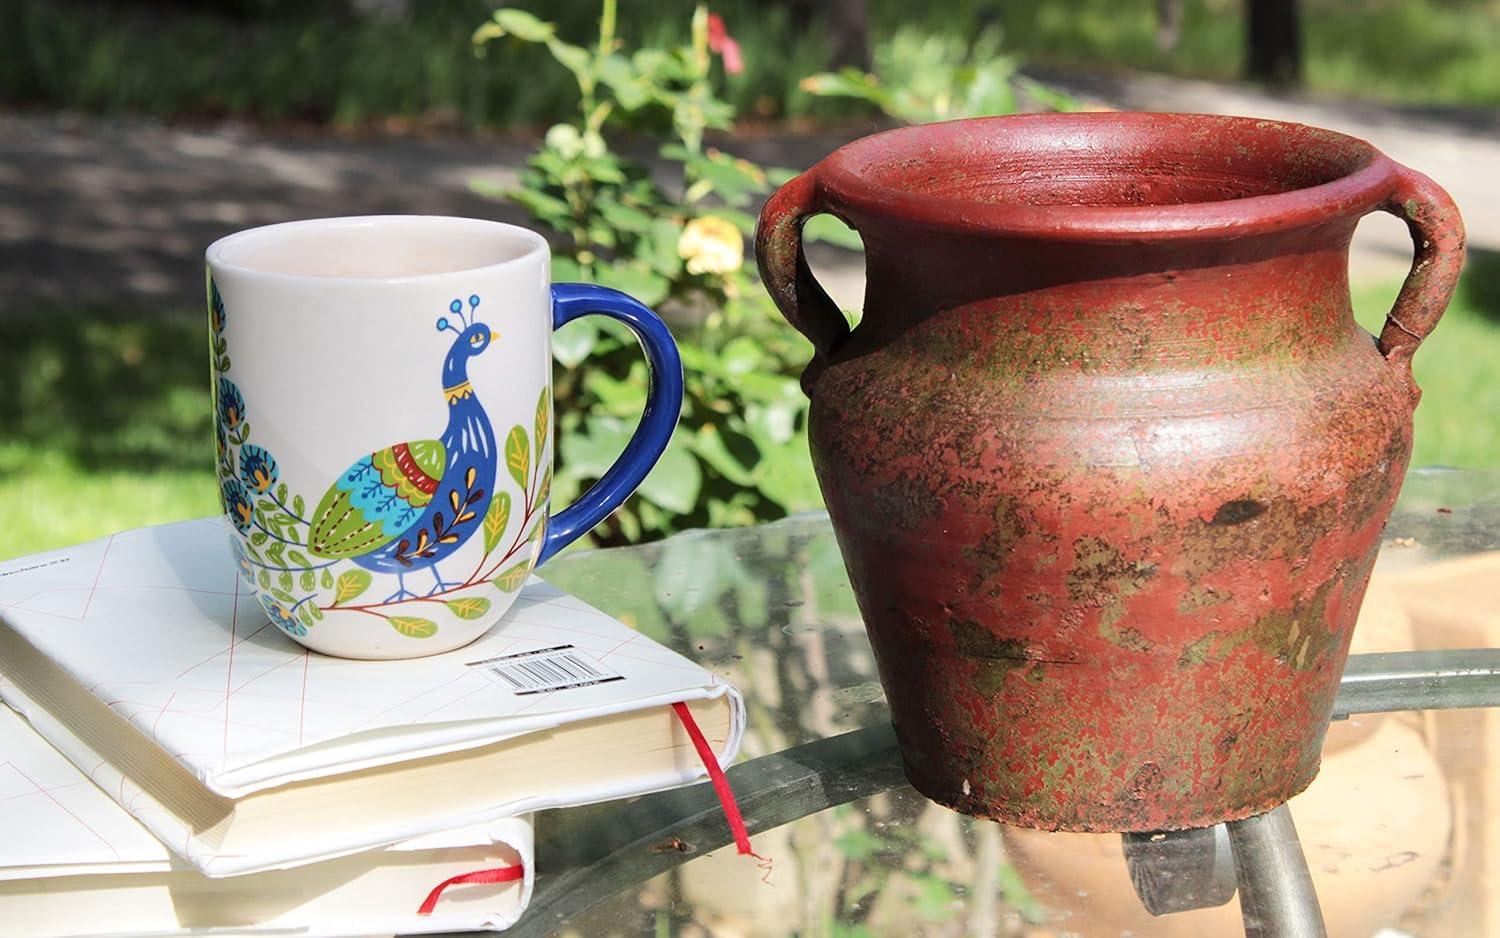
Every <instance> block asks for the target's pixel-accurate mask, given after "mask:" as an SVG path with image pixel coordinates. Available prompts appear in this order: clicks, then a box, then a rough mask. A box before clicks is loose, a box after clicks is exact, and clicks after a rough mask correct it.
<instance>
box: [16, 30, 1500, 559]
mask: <svg viewBox="0 0 1500 938" xmlns="http://www.w3.org/2000/svg"><path fill="white" fill-rule="evenodd" d="M1301 6H1302V12H1303V16H1302V23H1303V26H1304V30H1303V38H1302V41H1303V44H1304V46H1305V50H1304V51H1305V54H1304V55H1303V57H1302V60H1303V62H1304V66H1305V67H1304V68H1303V73H1304V76H1305V81H1306V84H1307V85H1308V87H1310V88H1311V89H1312V90H1314V91H1317V92H1354V91H1357V92H1359V93H1362V94H1366V95H1373V96H1376V97H1380V96H1385V97H1392V98H1399V99H1402V100H1407V101H1419V102H1424V103H1428V104H1442V105H1464V106H1493V105H1495V104H1500V45H1497V44H1496V43H1493V42H1492V41H1491V40H1492V39H1493V37H1494V36H1495V35H1497V32H1500V29H1497V27H1500V4H1497V3H1495V2H1494V0H1369V2H1356V0H1303V3H1302V5H1301ZM851 9H857V10H858V11H859V13H860V15H859V16H857V17H854V18H853V19H852V20H850V19H849V18H848V11H849V10H851ZM1241 12H1242V0H1110V2H1105V0H1015V2H1007V3H997V2H980V0H931V2H929V3H926V4H920V5H911V4H907V3H897V2H894V0H867V2H864V3H861V2H858V0H830V2H826V3H819V2H812V0H719V2H715V3H713V4H712V6H711V12H710V9H709V8H707V7H700V6H699V5H698V4H696V3H694V2H693V0H656V2H653V3H650V4H645V3H640V2H627V3H624V4H617V3H616V2H615V0H607V2H603V3H602V4H601V2H599V0H579V2H570V3H542V2H540V0H521V2H516V3H512V4H508V5H506V6H505V7H502V8H500V9H499V10H498V11H497V10H496V8H495V7H494V5H493V4H491V3H487V2H484V0H425V2H414V0H413V2H406V3H403V2H399V0H297V2H293V0H215V2H210V3H188V2H185V0H183V2H168V0H133V2H123V0H116V2H99V0H56V2H40V0H11V2H8V3H3V4H0V107H6V108H11V109H26V108H33V109H79V110H86V111H97V112H103V113H107V114H112V115H125V114H143V115H154V116H157V117H162V118H170V119H176V120H211V119H218V118H224V117H236V118H246V119H253V120H259V121H267V122H275V123H278V124H297V125H308V126H310V127H314V128H316V129H319V130H322V129H326V128H328V127H330V126H332V127H335V128H346V129H347V128H354V129H365V130H378V131H384V132H390V131H395V132H434V133H436V132H440V131H441V132H452V131H456V130H457V131H469V132H484V133H489V132H498V130H499V129H500V128H510V130H508V131H506V132H509V133H519V134H521V135H522V136H523V137H524V138H525V139H529V140H533V141H535V142H536V150H535V152H534V153H533V155H532V157H531V158H530V160H529V161H528V164H527V167H526V170H525V172H524V174H523V177H522V185H521V186H520V187H519V188H516V189H514V190H509V191H505V190H502V191H491V192H487V193H486V194H487V195H490V196H493V197H494V198H495V199H497V200H508V201H510V202H512V203H514V204H515V205H518V206H520V207H521V208H523V209H524V210H525V211H526V212H527V213H528V214H529V215H530V216H531V219H532V222H533V223H534V224H535V225H536V226H537V227H539V228H542V229H545V230H548V231H550V232H551V233H552V235H553V238H554V244H555V245H556V253H555V257H556V267H555V273H556V275H557V278H558V279H563V280H566V279H582V280H591V281H595V282H599V283H604V284H607V285H610V286H615V287H618V288H620V289H623V290H626V291H628V292H631V293H633V294H635V295H636V296H638V297H640V298H641V299H642V300H644V301H646V302H648V303H651V304H653V305H655V306H657V307H658V308H659V309H660V310H661V312H662V313H663V315H664V316H665V317H667V319H668V320H669V322H670V323H671V325H672V328H673V330H674V333H675V334H676V335H677V336H678V338H679V341H680V343H681V345H682V349H683V358H684V361H685V365H686V371H687V401H686V404H685V408H684V413H683V421H682V426H681V430H680V431H679V433H678V434H677V436H676V438H675V440H674V442H673V444H672V447H671V448H670V449H669V451H668V452H667V454H666V455H665V457H664V458H663V460H662V461H661V463H660V465H659V466H658V468H657V469H656V471H655V472H654V473H653V474H652V476H651V477H650V478H649V479H648V480H647V482H646V483H645V484H644V485H643V486H642V487H641V489H640V491H639V492H638V494H637V495H636V496H634V497H633V498H632V499H631V500H630V501H629V503H628V504H627V505H626V507H625V508H624V510H622V511H621V512H618V513H617V514H616V515H615V516H614V517H613V518H612V519H611V520H610V521H609V522H608V523H607V524H606V525H604V526H602V527H601V528H600V529H598V530H597V531H596V532H595V533H594V535H593V537H592V539H591V542H592V543H594V544H618V543H627V542H632V541H637V540H645V539H652V538H656V537H661V536H663V535H666V534H669V533H672V532H675V531H679V530H683V529H686V528H692V527H702V526H728V525H738V524H748V523H752V522H757V521H766V520H771V519H775V518H780V517H783V516H785V515H787V514H791V513H796V512H799V511H803V510H807V509H810V508H816V507H817V506H818V505H819V503H820V499H819V495H818V491H817V487H816V484H815V482H814V480H813V477H812V472H811V465H810V460H809V456H808V452H807V445H806V401H805V398H804V397H803V395H802V394H801V391H800V389H799V388H798V386H797V376H798V374H799V372H800V370H801V368H802V366H803V364H804V363H805V362H806V361H807V359H808V356H809V349H808V347H807V346H806V344H805V342H804V341H803V340H802V339H801V337H800V336H798V335H797V334H796V333H795V332H793V331H792V330H790V329H789V328H787V327H786V326H785V324H784V323H783V322H782V321H781V319H780V317H779V316H778V315H777V314H776V313H775V311H774V309H773V308H772V306H771V305H770V303H769V300H768V298H767V297H766V295H765V293H764V291H763V290H762V289H761V287H760V285H759V283H758V281H757V278H756V276H755V274H754V271H753V262H752V261H749V260H748V259H747V257H746V254H745V248H746V244H745V239H746V238H747V237H748V236H749V234H750V232H751V229H752V227H753V223H754V222H753V213H754V211H755V210H756V208H757V207H758V205H759V203H760V201H761V200H762V199H763V198H764V196H765V195H766V194H767V193H768V192H770V191H771V190H772V189H773V188H774V187H775V186H776V185H777V184H778V183H779V182H781V181H783V180H784V179H786V178H788V177H789V176H790V175H792V173H793V171H794V169H793V168H778V167H763V166H759V165H756V164H754V163H752V162H749V161H747V160H744V159H740V158H737V157H734V156H731V155H729V154H727V153H724V152H721V151H720V150H718V149H716V148H715V146H714V141H718V142H720V143H721V144H722V143H723V142H725V141H728V140H730V139H731V137H732V135H733V134H735V133H740V132H744V131H745V130H747V128H749V127H751V126H752V125H755V124H758V123H765V122H777V123H776V125H775V126H776V127H777V128H779V129H782V130H787V129H791V130H800V129H809V128H813V129H815V128H818V127H825V126H827V125H828V124H830V123H838V122H842V121H848V120H858V121H861V122H863V123H864V124H866V125H868V123H869V120H870V118H871V117H875V118H878V119H879V120H881V121H884V122H887V123H889V122H900V121H907V122H915V121H923V120H932V119H940V118H948V117H961V116H970V115H975V114H995V113H1006V112H1010V111H1014V110H1017V109H1025V110H1034V109H1046V108H1054V109H1069V108H1072V107H1075V106H1076V102H1074V101H1072V100H1071V99H1069V98H1068V97H1066V96H1065V95H1061V94H1058V93H1057V92H1055V91H1054V90H1052V89H1051V88H1049V87H1048V86H1047V85H1046V84H1043V83H1041V82H1038V81H1037V80H1036V79H1035V78H1033V77H1030V76H1029V75H1028V74H1026V73H1025V72H1024V71H1022V69H1023V67H1024V68H1026V69H1028V70H1031V71H1036V70H1035V69H1034V68H1033V66H1034V65H1035V64H1036V63H1048V62H1051V63H1054V64H1055V65H1058V66H1072V65H1086V66H1089V67H1115V66H1140V67H1148V68H1155V69H1159V70H1164V71H1172V72H1177V73H1184V74H1194V75H1203V76H1209V77H1221V78H1228V77H1233V76H1234V75H1237V74H1239V72H1240V70H1241V68H1242V62H1243V60H1244V58H1245V56H1244V54H1243V49H1242V47H1243V45H1244V43H1245V28H1244V25H1243V19H1244V17H1243V16H1242V15H1240V14H1241ZM601 13H602V14H603V15H602V17H601ZM841 16H842V17H845V19H843V20H841V19H840V17H841ZM1038 74H1045V72H1044V71H1043V72H1038ZM643 141H645V142H646V145H645V146H644V147H643ZM651 147H654V148H655V150H656V152H655V154H654V157H655V160H654V167H653V168H650V169H648V167H647V166H646V165H644V164H643V163H642V162H640V161H639V157H640V156H642V155H644V154H645V152H646V151H647V150H649V149H650V148H651ZM626 150H628V151H629V152H630V153H631V154H634V155H635V157H636V158H629V157H627V156H625V155H624V153H625V151H626ZM797 168H798V169H800V167H797ZM809 234H810V236H811V237H812V238H813V239H814V240H825V241H829V242H832V243H833V244H835V245H838V246H841V247H845V248H852V249H857V248H858V247H859V240H858V238H857V236H855V235H854V234H853V233H851V232H849V231H848V230H847V229H845V228H844V227H843V226H842V225H841V224H840V223H839V222H837V221H836V220H833V219H831V218H827V217H823V218H819V219H815V220H814V221H813V222H812V223H810V225H809ZM1468 270H1469V273H1468V274H1466V276H1465V280H1464V283H1463V285H1462V286H1461V288H1460V292H1459V296H1458V299H1457V300H1456V301H1455V303H1454V305H1453V307H1452V308H1451V309H1450V311H1449V313H1448V315H1447V319H1446V320H1445V322H1444V325H1443V328H1441V329H1439V330H1438V331H1437V333H1435V335H1434V336H1433V338H1432V339H1431V340H1429V341H1428V342H1427V343H1426V344H1425V345H1424V347H1423V349H1422V353H1421V354H1420V355H1418V356H1417V358H1416V370H1417V375H1418V378H1419V380H1420V381H1421V382H1422V383H1423V386H1424V387H1426V388H1427V389H1428V401H1429V403H1428V405H1427V406H1425V407H1423V408H1422V409H1421V410H1420V411H1419V412H1418V428H1417V443H1416V452H1415V454H1414V458H1413V463H1414V464H1415V465H1424V464H1447V465H1458V466H1465V467H1471V468H1486V467H1497V466H1500V436H1497V433H1496V431H1495V429H1494V414H1496V413H1500V385H1497V384H1496V382H1494V381H1493V380H1492V377H1491V373H1490V372H1491V368H1492V366H1491V365H1490V363H1492V362H1493V361H1495V360H1497V357H1500V298H1497V297H1500V293H1497V291H1496V290H1495V288H1494V284H1496V283H1500V264H1497V263H1496V261H1495V255H1494V254H1493V253H1487V252H1483V251H1476V252H1473V253H1472V254H1471V258H1470V262H1469V267H1468ZM1396 288H1397V284H1395V283H1389V284H1375V285H1368V286H1361V287H1360V288H1359V289H1357V290H1356V295H1355V297H1354V301H1355V308H1356V311H1357V313H1358V316H1359V319H1360V321H1361V322H1362V323H1363V324H1364V325H1365V326H1366V327H1367V328H1373V329H1378V327H1379V324H1380V322H1381V320H1382V318H1383V316H1384V312H1385V310H1386V309H1388V308H1389V305H1390V301H1391V299H1392V297H1393V296H1394V294H1395V290H1396ZM122 299H124V298H122ZM850 314H851V316H854V315H857V313H855V312H854V311H851V312H850ZM201 338H202V323H201V317H200V315H199V313H198V312H197V311H195V310H178V311H175V314H174V315H164V316H163V315H159V316H153V317H133V318H127V316H126V314H125V313H124V312H123V311H122V310H116V309H70V310H66V311H50V310H41V311H36V312H35V314H31V313H30V312H28V311H17V312H15V313H12V312H9V311H8V312H7V313H6V315H4V316H0V504H3V505H4V506H6V517H5V519H4V520H5V525H4V527H5V531H4V534H3V537H0V557H6V556H14V555H17V554H22V553H26V552H28V551H32V550H40V549H44V548H46V547H52V546H59V545H62V544H67V543H71V542H74V541H77V540H80V539H83V538H86V537H93V536H98V535H99V534H101V533H104V532H107V531H111V530H118V529H122V528H127V527H132V526H136V525H140V524H147V523H154V522H159V521H164V520H172V519H176V518H183V517H190V516H193V515H203V514H210V513H212V512H213V511H214V507H215V506H214V502H213V485H212V483H211V477H212V475H211V466H210V462H211V455H212V449H213V448H212V446H211V445H210V444H209V443H208V413H207V412H208V408H207V406H206V403H205V401H206V391H205V387H206V385H205V383H204V380H205V378H206V369H204V368H203V367H202V359H201V351H202V343H201ZM554 351H555V357H556V359H557V369H556V376H557V394H556V400H557V402H558V419H557V432H558V454H559V462H558V471H557V476H556V483H555V489H554V493H555V495H556V496H557V501H558V503H565V502H567V501H568V500H570V499H571V498H572V497H574V496H575V495H576V494H577V493H578V492H579V491H581V490H582V489H583V488H584V487H585V486H587V485H588V484H589V483H590V482H591V481H592V480H593V479H596V478H598V477H599V476H600V475H601V474H602V473H603V472H604V470H605V469H606V468H607V467H608V465H609V463H610V462H611V461H612V460H613V458H614V457H615V455H616V454H617V453H618V452H619V451H620V450H621V448H622V447H623V443H624V440H625V439H626V438H628V436H629V434H630V432H631V431H632V429H633V427H634V424H635V421H636V418H637V416H638V414H639V412H640V407H641V403H642V401H643V398H644V387H645V371H644V363H643V362H642V361H641V360H640V356H639V353H638V351H637V350H636V347H635V343H634V341H633V340H631V339H629V338H628V337H627V336H626V335H623V334H621V333H620V332H619V331H617V330H614V329H612V328H611V327H610V326H608V325H596V324H593V323H589V322H587V321H584V322H579V323H575V324H573V325H571V326H569V327H568V328H567V329H565V330H563V331H562V332H560V333H559V334H558V335H557V337H556V341H555V349H554ZM1438 402H1441V406H1435V405H1436V404H1437V403H1438ZM199 440H201V441H202V443H201V445H198V444H196V442H195V441H199Z"/></svg>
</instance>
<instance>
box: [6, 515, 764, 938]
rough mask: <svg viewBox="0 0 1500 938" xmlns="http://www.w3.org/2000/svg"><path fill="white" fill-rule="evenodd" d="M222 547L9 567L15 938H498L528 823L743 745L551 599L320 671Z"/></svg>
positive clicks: (153, 540) (154, 549)
mask: <svg viewBox="0 0 1500 938" xmlns="http://www.w3.org/2000/svg"><path fill="white" fill-rule="evenodd" d="M219 525H220V523H219V522H218V521H217V520H201V521H190V522H184V523H182V524H174V525H167V526H164V527H158V528H147V529H142V530H138V531H131V532H127V533H124V534H118V535H115V536H113V537H111V538H108V539H104V540H100V541H95V542H92V543H89V544H84V545H81V546H78V547H74V548H69V549H65V550H60V551H53V552H50V553H46V554H39V555H35V556H32V557H26V558H22V559H20V560H14V561H9V562H7V563H4V564H0V698H3V700H4V703H5V704H6V705H8V706H5V707H0V831H3V832H4V836H3V837H0V936H6V935H101V934H152V935H159V934H171V933H174V932H181V933H193V934H197V933H200V932H206V933H211V932H212V931H213V930H216V929H223V930H226V931H233V932H234V933H236V934H245V933H254V932H257V931H264V932H267V933H270V932H276V933H286V932H292V933H296V934H305V935H356V934H370V933H379V932H385V933H391V932H398V933H416V932H424V931H455V930H470V929H492V930H500V929H503V928H505V927H507V926H509V925H510V924H512V923H514V922H515V921H516V920H517V919H518V918H519V916H520V915H521V913H522V911H523V910H524V908H525V906H526V902H527V899H528V897H529V894H530V890H531V884H532V879H533V872H534V871H533V869H532V863H531V857H532V832H531V824H530V813H531V812H533V811H537V810H539V809H543V808H554V807H563V806H567V805H576V804H586V803H592V802H598V801H604V800H609V799H615V798H623V797H629V796H633V795H638V794H643V793H646V792H650V791H655V790H660V789H664V788H669V787H673V786H677V785H683V784H687V783H690V782H693V781H696V780H697V779H699V778H701V777H703V776H704V775H705V774H706V773H707V772H708V771H709V770H710V766H709V765H707V764H705V762H704V761H703V759H702V758H701V757H700V754H699V752H698V750H697V749H696V748H695V745H694V740H693V738H692V735H691V731H690V726H692V727H696V728H698V729H699V730H701V735H702V736H703V737H705V738H706V739H707V742H708V746H709V747H710V749H711V757H712V758H711V759H710V762H711V763H714V762H716V763H717V764H713V765H712V771H713V772H714V773H715V774H717V771H718V769H719V768H720V767H721V766H724V765H727V764H728V763H729V762H730V761H731V760H732V759H733V757H734V755H735V753H736V751H737V750H738V747H739V742H740V736H741V732H742V729H743V725H744V715H743V704H742V703H741V700H740V698H739V695H738V693H737V692H736V691H735V690H734V689H733V688H732V687H730V686H729V685H728V684H726V683H724V682H723V681H722V680H720V679H718V678H716V677H715V676H713V675H711V674H709V673H708V672H707V671H705V670H703V669H702V668H701V667H699V666H697V665H696V664H694V663H692V662H690V661H688V660H686V659H685V658H683V657H681V656H680V655H677V654H675V653H674V652H672V651H670V650H668V649H666V648H664V647H662V646H661V645H659V644H657V643H656V642H654V641H652V640H651V639H649V638H647V637H646V636H644V635H641V634H639V633H637V632H634V631H633V630H631V629H630V628H628V627H627V626H625V625H624V624H622V623H620V622H618V621H616V620H614V619H613V618H611V617H609V616H608V615H605V614H604V613H602V612H600V611H599V610H597V609H593V608H592V607H590V606H588V605H587V604H585V603H583V602H581V601H580V600H578V599H576V598H574V597H572V596H569V595H567V594H565V593H563V592H562V591H560V590H558V589H555V588H553V587H551V586H549V585H547V584H545V583H543V582H542V581H540V580H536V579H533V580H532V581H531V582H530V583H528V584H527V586H526V588H525V590H524V592H523V594H522V595H521V597H520V598H519V599H518V601H517V602H516V604H515V606H514V607H513V608H512V609H511V610H510V612H508V613H507V614H506V616H505V618H504V619H503V620H502V621H501V622H500V623H499V624H498V625H497V626H496V627H495V628H494V629H492V630H491V631H490V632H489V633H488V634H486V635H485V636H484V637H483V638H481V639H480V640H479V641H477V642H475V643H474V644H472V645H469V646H467V647H465V648H462V649H459V650H458V651H454V652H449V653H446V654H442V655H435V656H432V657H429V658H418V659H413V660H406V661H349V660H344V659H338V658H329V657H325V656H322V655H319V654H317V653H316V652H309V651H308V650H307V649H305V648H303V647H302V646H300V645H297V644H295V643H294V642H292V641H291V640H290V639H288V638H286V637H285V636H284V635H282V634H281V633H280V631H279V630H277V629H276V628H274V627H272V626H270V625H269V624H268V623H267V622H266V619H265V616H264V614H262V613H261V612H260V608H259V606H258V605H257V603H256V602H255V600H254V597H253V596H252V595H251V594H250V592H249V590H247V589H245V588H244V587H243V586H242V585H241V583H240V579H239V576H238V574H237V571H236V569H235V566H234V563H233V560H232V558H231V555H230V553H229V550H228V547H227V544H226V542H225V535H224V532H223V530H222V528H221V527H220V526H219ZM674 705H681V706H674ZM444 887H447V888H444Z"/></svg>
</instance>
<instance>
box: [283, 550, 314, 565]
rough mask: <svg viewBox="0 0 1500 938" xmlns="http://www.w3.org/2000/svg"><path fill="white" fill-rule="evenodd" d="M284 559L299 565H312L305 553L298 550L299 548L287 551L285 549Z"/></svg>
mask: <svg viewBox="0 0 1500 938" xmlns="http://www.w3.org/2000/svg"><path fill="white" fill-rule="evenodd" d="M286 559H287V560H290V561H291V562H292V563H294V564H296V565H297V566H299V567H310V566H312V561H311V560H308V559H307V555H306V554H304V553H302V551H300V550H289V551H287V552H286Z"/></svg>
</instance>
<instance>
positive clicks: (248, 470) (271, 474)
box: [240, 443, 280, 492]
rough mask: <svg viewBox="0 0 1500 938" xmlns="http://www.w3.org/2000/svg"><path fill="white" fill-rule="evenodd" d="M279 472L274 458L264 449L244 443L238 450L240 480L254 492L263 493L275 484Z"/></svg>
mask: <svg viewBox="0 0 1500 938" xmlns="http://www.w3.org/2000/svg"><path fill="white" fill-rule="evenodd" d="M279 474H280V470H278V469H277V467H276V457H274V456H272V455H271V454H270V452H268V451H267V450H266V449H265V448H264V447H261V446H256V445H255V444H254V443H246V444H245V445H244V446H243V447H241V448H240V480H241V481H243V482H244V483H245V484H246V485H247V486H249V487H250V490H251V491H254V492H265V491H267V490H268V489H270V487H271V486H272V485H274V484H275V482H276V479H277V477H278V475H279Z"/></svg>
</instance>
